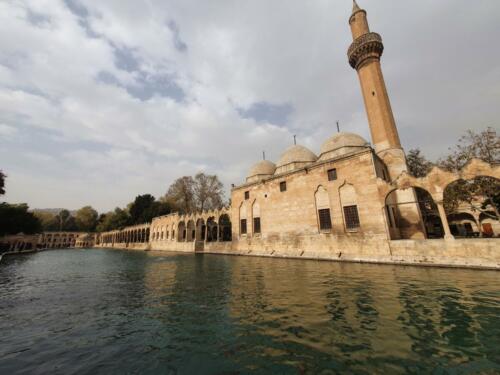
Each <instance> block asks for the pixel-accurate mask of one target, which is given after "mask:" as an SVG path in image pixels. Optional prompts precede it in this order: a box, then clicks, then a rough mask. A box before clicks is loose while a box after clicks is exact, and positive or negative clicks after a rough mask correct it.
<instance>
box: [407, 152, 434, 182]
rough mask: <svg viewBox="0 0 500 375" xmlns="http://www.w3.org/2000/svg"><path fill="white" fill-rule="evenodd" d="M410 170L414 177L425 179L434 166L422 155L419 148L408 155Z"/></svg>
mask: <svg viewBox="0 0 500 375" xmlns="http://www.w3.org/2000/svg"><path fill="white" fill-rule="evenodd" d="M406 163H407V164H408V170H409V172H410V173H411V175H412V176H414V177H417V178H418V177H425V176H426V175H427V174H428V173H429V172H430V170H431V169H432V167H433V164H432V163H431V162H430V161H429V160H427V159H426V158H425V156H423V155H421V151H420V149H418V148H414V149H411V150H410V151H409V152H408V154H407V155H406Z"/></svg>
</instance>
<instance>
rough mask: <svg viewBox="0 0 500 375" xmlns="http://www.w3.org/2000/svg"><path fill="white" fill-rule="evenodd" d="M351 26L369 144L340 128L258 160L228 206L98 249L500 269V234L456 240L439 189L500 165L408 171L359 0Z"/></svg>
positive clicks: (174, 218) (158, 221)
mask: <svg viewBox="0 0 500 375" xmlns="http://www.w3.org/2000/svg"><path fill="white" fill-rule="evenodd" d="M349 25H350V28H351V31H352V37H353V42H352V44H351V46H350V47H349V49H348V61H349V64H350V65H351V67H352V68H353V69H354V70H355V71H356V72H357V74H358V77H359V81H360V84H361V91H362V94H363V98H364V103H365V108H366V113H367V117H368V124H369V128H370V133H371V142H372V143H371V144H370V143H369V142H368V141H367V140H365V139H363V138H362V137H360V136H359V135H356V134H352V133H345V132H339V133H337V134H334V135H332V136H331V137H330V138H328V139H327V140H325V141H324V142H323V144H322V146H321V149H320V150H317V152H315V151H313V150H309V149H307V148H306V147H304V146H301V145H293V146H292V147H290V148H289V149H287V150H285V151H284V152H283V154H282V155H281V157H280V158H279V160H278V161H277V162H276V163H273V162H271V161H268V160H262V161H260V162H258V163H256V164H255V165H254V166H252V167H251V168H250V169H249V172H248V175H247V178H246V181H244V182H243V183H242V184H241V185H239V186H235V187H233V189H232V191H231V206H230V207H227V208H223V209H221V210H218V211H211V212H199V213H192V214H189V215H179V214H170V215H167V216H162V217H158V218H155V219H153V221H152V223H150V224H145V225H142V226H140V227H138V228H125V229H124V230H121V231H113V232H108V233H102V234H101V236H100V237H99V238H98V239H97V246H100V247H111V248H113V247H115V248H134V249H144V250H171V251H189V252H210V253H225V254H239V255H260V256H277V257H296V258H312V259H330V260H344V261H366V262H386V263H408V264H441V265H460V266H474V267H492V268H499V267H500V255H499V254H498V251H495V249H496V250H498V248H500V246H499V245H500V239H497V238H495V239H482V238H481V239H455V238H454V236H453V235H452V233H451V232H450V228H449V223H448V221H447V216H446V213H445V211H444V208H443V194H444V191H445V189H446V187H447V186H448V185H449V184H450V183H452V182H453V181H456V180H459V179H471V178H475V177H477V176H490V177H495V178H500V167H499V166H492V165H489V164H487V163H484V162H481V161H479V160H473V161H472V162H470V163H469V164H468V165H467V166H466V167H465V168H464V169H463V170H462V171H461V172H460V173H449V172H445V171H442V170H440V169H439V168H434V169H433V170H432V171H431V172H430V173H429V174H428V175H427V176H425V177H423V178H415V177H413V176H411V175H410V174H409V173H408V172H407V165H406V159H405V153H404V151H403V148H402V147H401V143H400V140H399V135H398V129H397V126H396V122H395V120H394V116H393V112H392V109H391V104H390V100H389V95H388V93H387V89H386V86H385V82H384V77H383V74H382V68H381V56H382V53H383V50H384V45H383V43H382V38H381V36H380V35H379V34H377V33H374V32H371V31H370V28H369V26H368V19H367V13H366V11H365V10H363V9H361V8H360V7H359V6H358V5H357V4H356V2H355V1H354V6H353V11H352V15H351V16H350V18H349ZM417 191H423V192H425V195H426V196H427V197H428V199H429V201H428V202H430V204H431V205H432V206H433V207H435V208H436V210H435V211H436V215H435V218H434V221H433V223H434V224H430V225H429V222H426V221H425V220H424V217H423V206H422V203H421V202H420V201H419V198H418V197H417V195H418V194H417ZM478 225H479V224H478ZM431 237H441V239H433V240H430V239H429V238H431ZM471 254H473V256H472V255H471Z"/></svg>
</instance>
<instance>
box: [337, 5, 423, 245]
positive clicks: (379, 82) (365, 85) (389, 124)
mask: <svg viewBox="0 0 500 375" xmlns="http://www.w3.org/2000/svg"><path fill="white" fill-rule="evenodd" d="M349 25H350V26H351V32H352V38H353V42H352V44H351V46H350V47H349V50H348V52H347V56H348V57H349V64H350V65H351V66H352V67H353V68H354V69H356V71H357V72H358V76H359V81H360V83H361V90H362V91H363V98H364V101H365V107H366V113H367V115H368V123H369V125H370V132H371V137H372V143H373V146H374V148H375V152H376V153H377V155H378V156H379V157H380V158H381V159H382V160H383V161H384V164H385V165H386V166H387V169H388V171H389V175H390V178H391V180H394V179H396V178H397V177H398V176H399V175H400V174H401V172H403V171H406V170H407V169H408V167H407V165H406V157H405V153H404V151H403V149H402V147H401V142H400V140H399V135H398V129H397V128H396V122H395V121H394V115H393V113H392V108H391V103H390V101H389V95H388V94H387V88H386V87H385V82H384V75H383V74H382V67H381V66H380V57H381V56H382V53H383V52H384V45H383V44H382V37H381V36H380V35H379V34H377V33H372V32H370V27H369V26H368V19H367V18H366V11H365V10H364V9H361V8H360V7H359V6H358V4H357V3H356V0H353V8H352V14H351V17H350V18H349ZM414 202H416V194H415V191H414V190H413V189H407V190H398V191H396V192H395V195H394V196H393V197H392V198H391V199H390V201H389V202H387V201H386V202H384V204H390V205H391V207H394V209H395V211H397V212H398V217H400V218H403V219H404V220H402V221H404V226H401V227H398V226H397V227H396V229H394V230H392V229H389V230H390V231H391V238H413V239H421V238H425V229H424V227H423V221H422V214H421V212H420V208H419V206H418V204H416V203H414Z"/></svg>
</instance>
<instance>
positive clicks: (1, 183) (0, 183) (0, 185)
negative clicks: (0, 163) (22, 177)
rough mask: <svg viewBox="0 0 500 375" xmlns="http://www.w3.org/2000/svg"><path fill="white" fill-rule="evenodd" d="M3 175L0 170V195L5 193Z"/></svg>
mask: <svg viewBox="0 0 500 375" xmlns="http://www.w3.org/2000/svg"><path fill="white" fill-rule="evenodd" d="M5 177H7V176H6V175H5V174H4V173H3V172H2V171H1V170H0V195H4V194H5Z"/></svg>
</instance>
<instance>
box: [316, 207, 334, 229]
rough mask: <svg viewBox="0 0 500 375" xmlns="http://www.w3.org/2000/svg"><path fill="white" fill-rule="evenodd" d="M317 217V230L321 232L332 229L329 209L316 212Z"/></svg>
mask: <svg viewBox="0 0 500 375" xmlns="http://www.w3.org/2000/svg"><path fill="white" fill-rule="evenodd" d="M318 216H319V229H321V230H329V229H332V219H331V217H330V209H329V208H324V209H321V210H318Z"/></svg>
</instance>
